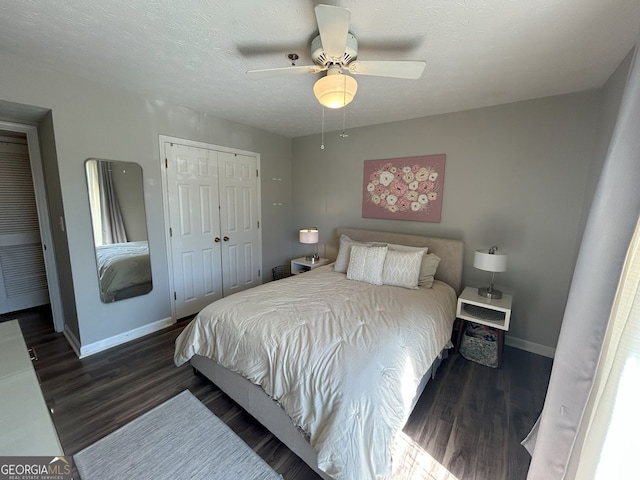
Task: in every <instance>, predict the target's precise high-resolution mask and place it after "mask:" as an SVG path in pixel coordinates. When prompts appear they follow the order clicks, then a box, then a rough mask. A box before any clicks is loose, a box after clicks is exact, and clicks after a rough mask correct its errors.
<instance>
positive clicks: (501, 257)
mask: <svg viewBox="0 0 640 480" xmlns="http://www.w3.org/2000/svg"><path fill="white" fill-rule="evenodd" d="M497 251H498V247H495V246H494V247H491V248H489V249H486V250H476V253H475V256H474V257H473V266H474V267H475V268H477V269H479V270H485V271H487V272H491V285H489V286H488V287H482V288H479V289H478V295H480V296H481V297H486V298H490V299H499V298H502V292H501V291H500V290H496V289H495V288H494V287H493V281H494V279H495V276H496V272H506V271H507V255H506V254H503V253H497Z"/></svg>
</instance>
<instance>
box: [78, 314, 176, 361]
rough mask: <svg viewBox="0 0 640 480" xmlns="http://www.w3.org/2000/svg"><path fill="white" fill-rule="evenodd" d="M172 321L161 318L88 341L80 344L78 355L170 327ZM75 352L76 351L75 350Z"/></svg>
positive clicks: (94, 351) (83, 356) (113, 345)
mask: <svg viewBox="0 0 640 480" xmlns="http://www.w3.org/2000/svg"><path fill="white" fill-rule="evenodd" d="M174 323H176V321H175V320H174V319H173V318H163V319H162V320H158V321H157V322H153V323H150V324H148V325H143V326H142V327H138V328H134V329H133V330H129V331H128V332H124V333H120V334H118V335H114V336H113V337H109V338H105V339H104V340H100V341H99V342H94V343H90V344H89V345H82V346H81V347H80V355H78V356H79V357H80V358H85V357H88V356H89V355H93V354H95V353H98V352H102V351H104V350H107V349H109V348H112V347H115V346H116V345H121V344H123V343H126V342H130V341H131V340H135V339H136V338H140V337H144V336H145V335H149V334H150V333H153V332H157V331H158V330H162V329H163V328H167V327H170V326H171V325H173V324H174ZM65 333H66V331H65ZM72 347H73V345H72ZM74 350H75V348H74ZM76 353H78V352H77V351H76Z"/></svg>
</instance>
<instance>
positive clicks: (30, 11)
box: [0, 0, 640, 137]
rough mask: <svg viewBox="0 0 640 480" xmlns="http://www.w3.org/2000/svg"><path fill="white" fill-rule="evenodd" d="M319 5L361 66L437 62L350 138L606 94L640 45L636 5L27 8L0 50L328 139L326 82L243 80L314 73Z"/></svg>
mask: <svg viewBox="0 0 640 480" xmlns="http://www.w3.org/2000/svg"><path fill="white" fill-rule="evenodd" d="M316 3H327V4H331V5H337V6H341V7H347V8H349V9H350V10H351V32H352V33H353V34H354V35H355V36H356V37H357V39H358V41H359V43H360V51H359V57H358V58H359V59H360V60H401V59H406V60H425V61H426V62H427V67H426V69H425V72H424V74H423V76H422V78H420V79H419V80H400V79H392V78H379V77H369V76H367V77H365V76H358V77H357V80H358V93H357V96H356V98H355V100H354V101H353V102H352V103H351V104H350V105H349V106H348V107H347V109H346V122H347V128H349V127H356V126H365V125H372V124H377V123H385V122H392V121H397V120H403V119H410V118H418V117H423V116H427V115H433V114H438V113H445V112H453V111H460V110H466V109H470V108H476V107H482V106H488V105H496V104H501V103H508V102H513V101H518V100H524V99H530V98H536V97H543V96H548V95H556V94H563V93H568V92H575V91H580V90H586V89H592V88H598V87H601V86H602V85H603V84H604V82H605V81H606V80H607V78H608V77H609V75H610V74H611V73H612V72H613V70H614V69H615V67H616V66H617V65H618V64H619V63H620V61H621V60H622V58H623V57H624V56H625V55H626V54H627V53H628V51H629V50H630V49H631V48H632V47H633V44H634V43H635V41H636V39H637V36H638V34H639V32H640V31H639V28H640V0H431V1H418V0H413V1H410V0H360V1H359V0H351V1H325V2H314V1H310V0H179V1H178V0H145V1H132V0H59V1H52V0H49V1H46V0H20V1H3V2H2V3H1V4H0V50H4V51H7V52H10V53H12V54H15V55H20V56H23V57H26V58H29V59H31V60H33V61H34V62H37V63H38V64H41V65H46V66H48V67H49V68H50V69H53V70H59V71H63V72H68V73H71V74H75V75H78V76H80V77H84V78H86V79H90V80H94V81H98V82H102V83H105V84H108V85H111V86H115V87H118V88H125V89H128V90H129V91H132V92H135V93H138V94H142V95H144V96H147V97H150V98H153V99H158V100H162V101H166V102H169V103H172V104H177V105H182V106H186V107H190V108H193V109H195V110H198V111H201V112H206V113H209V114H212V115H215V116H218V117H222V118H226V119H229V120H232V121H236V122H239V123H242V124H245V125H251V126H254V127H257V128H261V129H264V130H268V131H271V132H274V133H278V134H281V135H284V136H287V137H298V136H302V135H307V134H312V133H318V132H320V129H321V118H322V114H321V111H322V110H321V107H320V105H319V104H318V103H317V101H316V100H315V98H314V96H313V92H312V87H313V83H314V82H315V80H316V79H317V78H319V76H320V75H321V74H305V75H294V76H289V77H278V78H272V79H264V80H260V81H253V80H249V79H248V78H247V76H246V74H245V72H246V71H247V70H253V69H261V68H275V67H286V66H288V65H289V60H288V59H287V54H288V53H291V52H295V53H297V54H298V55H299V56H300V60H298V62H297V64H298V65H307V64H310V63H311V60H310V53H309V43H310V41H311V39H312V38H313V37H314V36H315V35H316V34H317V27H316V21H315V15H314V10H313V8H314V6H315V4H316ZM0 92H1V90H0ZM342 122H343V117H342V111H330V110H327V111H326V129H327V130H328V131H330V130H340V129H342Z"/></svg>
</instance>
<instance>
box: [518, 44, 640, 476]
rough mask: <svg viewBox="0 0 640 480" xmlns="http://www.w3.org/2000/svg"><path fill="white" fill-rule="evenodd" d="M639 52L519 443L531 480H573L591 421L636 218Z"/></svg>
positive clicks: (639, 193) (639, 204)
mask: <svg viewBox="0 0 640 480" xmlns="http://www.w3.org/2000/svg"><path fill="white" fill-rule="evenodd" d="M638 51H639V49H638V48H636V51H635V55H634V59H633V63H632V65H631V69H630V72H629V76H628V78H627V84H626V87H625V91H624V94H623V97H622V103H621V107H620V112H619V114H618V119H617V122H616V127H615V130H614V133H613V136H612V139H611V143H610V145H609V150H608V153H607V158H606V160H605V163H604V166H603V169H602V173H601V175H600V180H599V182H598V187H597V189H596V192H595V195H594V199H593V203H592V206H591V210H590V213H589V218H588V220H587V224H586V227H585V232H584V236H583V240H582V244H581V246H580V252H579V254H578V259H577V262H576V268H575V271H574V276H573V281H572V284H571V289H570V291H569V297H568V299H567V306H566V309H565V314H564V318H563V323H562V329H561V332H560V338H559V339H558V346H557V348H556V356H555V359H554V365H553V370H552V372H551V378H550V381H549V388H548V391H547V396H546V399H545V404H544V408H543V411H542V414H541V416H540V418H539V419H538V422H537V423H536V425H535V427H534V429H533V430H532V432H531V433H530V434H529V437H527V439H525V441H524V442H523V444H524V445H525V446H526V447H527V449H528V450H529V451H530V452H532V459H531V465H530V468H529V474H528V477H527V478H528V479H529V480H553V479H564V478H575V477H574V476H572V475H574V473H575V472H573V471H571V470H569V464H570V462H572V464H573V463H575V464H579V463H580V461H581V458H579V448H576V449H575V452H574V445H576V440H577V439H578V436H579V432H581V430H580V429H581V428H584V427H581V424H582V420H583V418H585V421H588V420H586V417H585V408H586V406H587V402H588V400H589V397H590V394H591V392H592V388H593V386H594V379H595V374H596V371H597V368H598V362H599V359H600V353H601V350H602V347H603V341H604V339H605V333H606V332H607V327H608V323H609V318H610V315H611V311H612V309H613V305H614V298H615V296H616V291H617V286H618V282H619V280H620V277H621V273H622V271H623V265H624V262H625V257H626V254H627V251H628V249H629V245H630V243H631V239H632V237H633V232H634V230H635V227H636V224H637V222H638V217H639V215H640V62H639V59H638ZM636 400H637V398H636ZM572 455H573V459H572ZM608 478H616V477H615V476H613V477H608ZM617 478H624V477H617Z"/></svg>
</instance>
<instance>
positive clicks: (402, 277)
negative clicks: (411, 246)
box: [382, 250, 424, 289]
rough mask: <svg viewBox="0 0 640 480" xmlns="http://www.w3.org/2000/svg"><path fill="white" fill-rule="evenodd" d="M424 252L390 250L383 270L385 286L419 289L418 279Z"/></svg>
mask: <svg viewBox="0 0 640 480" xmlns="http://www.w3.org/2000/svg"><path fill="white" fill-rule="evenodd" d="M423 256H424V252H423V251H421V250H419V251H416V252H403V251H400V250H389V251H388V252H387V255H386V257H385V258H384V266H383V268H382V283H383V285H391V286H394V287H404V288H414V289H415V288H418V277H419V276H420V266H421V265H422V257H423Z"/></svg>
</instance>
